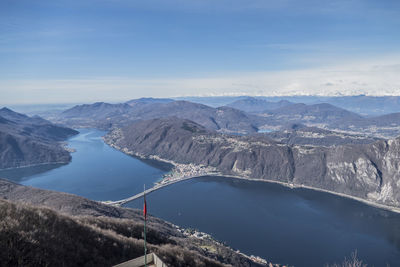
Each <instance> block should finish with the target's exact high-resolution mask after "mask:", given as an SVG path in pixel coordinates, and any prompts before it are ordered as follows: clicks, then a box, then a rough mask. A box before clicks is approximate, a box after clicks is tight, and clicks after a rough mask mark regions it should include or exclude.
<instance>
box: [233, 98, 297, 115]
mask: <svg viewBox="0 0 400 267" xmlns="http://www.w3.org/2000/svg"><path fill="white" fill-rule="evenodd" d="M291 104H293V103H291V102H289V101H287V100H281V101H279V102H270V101H266V100H263V99H258V98H254V97H247V98H245V99H240V100H236V101H234V102H232V103H230V104H228V105H226V106H228V107H231V108H235V109H239V110H242V111H245V112H248V113H263V112H265V111H267V110H273V109H278V108H282V107H286V106H288V105H291Z"/></svg>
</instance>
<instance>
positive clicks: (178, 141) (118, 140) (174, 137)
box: [105, 118, 400, 207]
mask: <svg viewBox="0 0 400 267" xmlns="http://www.w3.org/2000/svg"><path fill="white" fill-rule="evenodd" d="M105 141H106V142H107V143H108V144H110V145H112V146H114V147H116V148H119V149H121V150H122V151H124V152H130V153H134V154H136V155H138V156H142V157H150V156H154V155H155V156H158V157H160V158H162V159H166V160H171V161H175V162H177V163H194V164H201V165H206V166H212V167H215V168H216V169H217V170H218V171H219V172H221V173H222V174H225V175H237V176H242V177H245V178H249V179H265V180H274V181H280V182H285V183H289V184H292V185H294V186H296V185H298V186H300V185H303V186H309V187H313V188H319V189H324V190H328V191H331V192H336V193H341V194H346V195H349V196H354V197H358V198H362V199H365V200H368V201H373V202H375V203H380V204H384V205H389V206H396V207H399V206H400V173H399V164H400V163H399V158H400V157H399V156H400V138H397V139H394V140H390V141H386V140H379V141H376V142H374V143H371V144H353V145H351V144H348V145H340V146H331V147H316V146H304V145H287V144H283V143H279V142H276V141H273V140H272V139H270V138H267V137H265V136H233V135H226V134H220V133H216V132H214V131H210V130H208V129H206V128H204V127H202V126H200V125H198V124H196V123H194V122H191V121H188V120H181V119H178V118H165V119H154V120H149V121H142V122H138V123H136V124H133V125H131V126H128V127H124V128H121V129H116V130H114V131H112V132H111V133H109V134H108V135H107V136H106V137H105Z"/></svg>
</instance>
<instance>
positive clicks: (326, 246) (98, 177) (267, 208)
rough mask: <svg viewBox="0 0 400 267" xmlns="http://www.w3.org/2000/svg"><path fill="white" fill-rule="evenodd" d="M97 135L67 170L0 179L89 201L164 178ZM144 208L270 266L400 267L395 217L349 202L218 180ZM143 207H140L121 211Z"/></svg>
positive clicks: (160, 194)
mask: <svg viewBox="0 0 400 267" xmlns="http://www.w3.org/2000/svg"><path fill="white" fill-rule="evenodd" d="M103 134H105V132H102V131H98V130H81V134H79V135H78V136H75V137H73V138H71V139H70V142H69V146H70V147H73V148H75V149H76V150H77V151H76V152H75V153H72V162H71V163H70V164H68V165H64V166H61V167H59V168H54V169H51V168H49V167H48V166H40V167H35V168H24V169H16V170H9V171H2V172H0V177H9V178H10V179H11V178H12V179H13V180H14V181H17V182H20V183H22V184H25V185H31V186H35V187H39V188H44V189H51V190H57V191H63V192H69V193H74V194H78V195H81V196H84V197H88V198H90V199H94V200H117V199H122V198H125V197H127V196H130V195H134V194H136V193H138V192H140V191H141V190H142V189H143V184H144V183H146V187H150V186H151V185H152V184H153V183H154V182H155V181H157V180H159V179H160V178H161V177H162V175H163V174H164V173H165V172H166V170H161V169H159V168H157V167H159V166H156V165H153V166H151V165H148V164H147V163H144V162H143V161H140V160H138V159H136V158H133V157H129V156H127V155H125V154H123V153H121V152H119V151H117V150H115V149H112V148H110V147H109V146H107V145H106V144H104V142H103V141H102V139H101V136H102V135H103ZM52 167H56V166H52ZM49 169H50V170H49ZM41 171H45V172H41ZM147 200H148V203H147V204H148V210H149V213H150V214H151V215H154V216H157V217H160V218H162V219H165V220H168V221H170V222H172V223H175V224H177V225H180V226H182V227H186V228H196V229H199V230H200V231H203V232H207V233H209V234H211V235H213V236H214V237H215V238H216V239H217V240H220V241H222V242H226V244H227V245H229V246H231V247H232V248H234V249H239V250H241V251H243V252H245V253H247V254H254V255H257V256H261V257H264V258H266V259H268V260H269V261H272V262H276V263H288V264H290V265H295V266H323V265H324V264H325V263H333V262H342V260H343V258H344V257H345V256H347V257H349V256H350V253H351V252H352V251H354V250H356V249H357V251H358V255H359V258H361V259H362V260H364V262H366V263H367V264H368V266H373V265H375V266H386V263H390V265H391V266H400V214H395V213H392V212H388V211H384V210H380V209H376V208H373V207H370V206H367V205H365V204H362V203H360V202H357V201H354V200H350V199H345V198H341V197H337V196H334V195H330V194H326V193H321V192H317V191H312V190H306V189H290V188H286V187H283V186H280V185H276V184H269V183H263V182H251V181H244V180H236V179H235V180H234V179H229V178H216V177H207V178H195V179H193V180H189V181H184V182H181V183H177V184H174V185H172V186H168V187H165V188H162V189H160V190H158V191H155V192H153V193H151V194H150V195H148V197H147ZM142 205H143V202H142V200H140V199H139V200H136V201H134V202H131V203H128V204H127V205H126V206H128V207H134V208H140V209H141V208H142Z"/></svg>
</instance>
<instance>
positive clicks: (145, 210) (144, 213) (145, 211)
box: [143, 197, 147, 219]
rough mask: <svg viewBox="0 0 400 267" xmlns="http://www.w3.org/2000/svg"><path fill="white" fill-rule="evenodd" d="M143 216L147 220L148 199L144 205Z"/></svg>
mask: <svg viewBox="0 0 400 267" xmlns="http://www.w3.org/2000/svg"><path fill="white" fill-rule="evenodd" d="M143 216H144V219H146V216H147V205H146V197H145V198H144V204H143Z"/></svg>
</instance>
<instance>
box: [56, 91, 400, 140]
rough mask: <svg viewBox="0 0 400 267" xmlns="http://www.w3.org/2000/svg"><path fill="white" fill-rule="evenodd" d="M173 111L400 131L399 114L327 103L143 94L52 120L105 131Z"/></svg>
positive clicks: (216, 122)
mask: <svg viewBox="0 0 400 267" xmlns="http://www.w3.org/2000/svg"><path fill="white" fill-rule="evenodd" d="M172 116H175V117H178V118H182V119H189V120H192V121H194V122H196V123H199V124H200V125H203V126H205V127H206V128H209V129H212V130H217V131H219V132H225V133H237V134H251V133H256V132H258V131H259V130H265V129H266V130H280V129H284V127H285V126H286V125H287V124H290V123H297V124H305V125H307V126H314V127H319V128H324V129H328V130H340V131H346V132H348V133H353V134H357V133H363V134H364V135H369V136H375V137H383V138H393V137H396V136H397V135H398V133H399V130H400V120H399V118H400V113H393V114H386V115H382V116H378V117H365V116H362V115H359V114H357V113H354V112H351V111H348V110H345V109H343V108H339V107H336V106H334V105H331V104H328V103H320V104H304V103H291V102H289V101H283V100H282V101H279V102H269V101H265V100H260V99H253V98H243V99H241V100H238V101H236V102H233V103H231V104H229V105H228V106H222V107H217V108H214V107H210V106H207V105H203V104H199V103H193V102H188V101H181V100H179V101H175V100H172V99H152V98H144V99H135V100H131V101H128V102H126V103H119V104H109V103H103V102H99V103H94V104H85V105H78V106H75V107H73V108H71V109H68V110H65V111H64V112H62V113H60V114H59V115H58V116H57V117H55V118H52V121H53V122H57V123H63V124H65V125H67V126H70V127H75V128H79V127H94V128H100V129H105V130H110V129H113V128H118V127H123V126H126V125H129V124H130V123H132V122H135V121H139V120H148V119H154V118H162V117H172Z"/></svg>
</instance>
